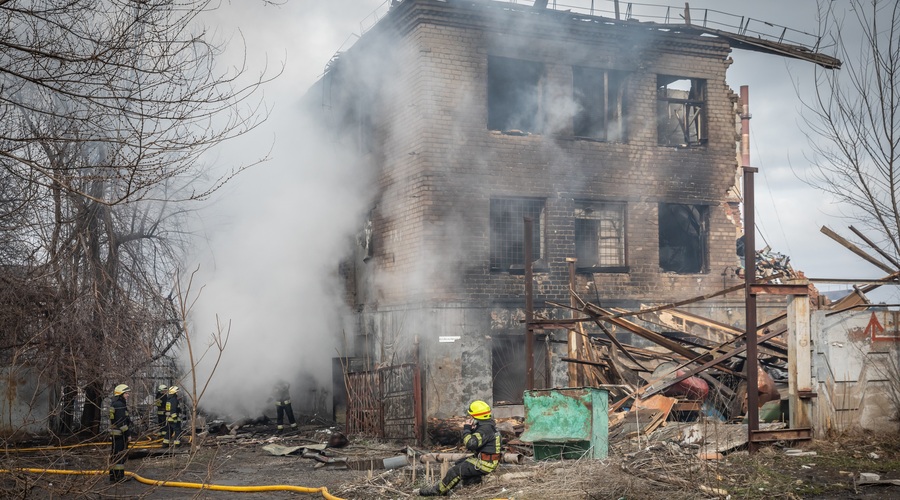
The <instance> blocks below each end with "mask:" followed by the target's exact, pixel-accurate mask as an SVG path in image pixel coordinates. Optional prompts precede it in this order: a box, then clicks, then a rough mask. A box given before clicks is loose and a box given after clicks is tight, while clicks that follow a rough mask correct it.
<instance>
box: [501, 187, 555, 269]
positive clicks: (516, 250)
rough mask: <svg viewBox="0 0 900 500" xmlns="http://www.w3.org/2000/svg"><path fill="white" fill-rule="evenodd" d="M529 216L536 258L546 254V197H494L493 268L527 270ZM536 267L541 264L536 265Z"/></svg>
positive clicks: (533, 251) (533, 253)
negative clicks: (527, 225) (526, 248)
mask: <svg viewBox="0 0 900 500" xmlns="http://www.w3.org/2000/svg"><path fill="white" fill-rule="evenodd" d="M525 217H530V218H531V219H532V220H533V221H534V222H533V223H532V224H533V225H532V253H531V255H532V258H533V259H534V260H535V261H537V260H539V259H541V257H542V256H543V252H542V250H543V248H544V236H543V231H542V228H543V227H544V200H540V199H527V198H505V199H494V200H491V271H495V272H523V270H524V268H525V243H524V237H525V222H524V219H525ZM536 267H540V266H539V265H536Z"/></svg>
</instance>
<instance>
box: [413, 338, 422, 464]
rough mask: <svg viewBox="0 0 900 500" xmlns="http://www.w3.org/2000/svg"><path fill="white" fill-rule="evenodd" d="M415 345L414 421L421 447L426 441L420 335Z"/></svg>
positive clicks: (415, 340) (415, 339) (417, 439)
mask: <svg viewBox="0 0 900 500" xmlns="http://www.w3.org/2000/svg"><path fill="white" fill-rule="evenodd" d="M413 345H414V353H413V355H414V356H415V358H414V360H413V362H414V363H415V367H414V368H413V370H414V371H413V406H414V408H413V411H414V412H415V414H416V415H415V419H414V420H413V421H414V422H415V426H416V429H415V432H416V444H417V445H419V446H421V445H422V443H423V442H424V441H425V394H424V387H423V385H422V365H421V358H420V357H419V350H420V348H419V347H420V346H419V336H418V335H416V336H414V337H413Z"/></svg>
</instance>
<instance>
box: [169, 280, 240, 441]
mask: <svg viewBox="0 0 900 500" xmlns="http://www.w3.org/2000/svg"><path fill="white" fill-rule="evenodd" d="M198 270H199V268H198V269H195V270H194V272H192V273H191V276H190V278H188V280H187V284H186V286H184V287H182V284H181V277H180V276H178V275H176V276H175V290H176V294H177V295H178V315H179V317H180V319H181V322H182V325H183V328H182V336H183V337H182V340H184V344H185V350H186V351H187V355H188V363H189V364H190V369H189V370H190V371H189V373H188V374H187V375H190V378H191V385H190V389H189V390H188V391H187V393H188V396H189V397H190V398H191V419H190V424H191V453H196V452H197V450H198V446H199V444H198V443H197V425H196V422H197V412H198V411H199V409H200V400H201V399H202V398H203V395H204V394H206V389H207V388H208V387H209V383H210V381H212V378H213V376H214V375H215V373H216V368H218V367H219V362H220V361H221V360H222V355H223V354H224V353H225V346H226V345H228V336H229V335H230V334H231V321H229V322H228V324H227V325H223V324H222V323H221V322H220V321H219V317H218V315H217V316H216V331H215V332H212V333H211V334H210V336H209V342H208V343H207V344H206V348H205V349H203V350H202V352H201V351H200V350H199V349H197V346H195V345H194V342H193V341H192V340H191V336H192V334H193V332H191V329H190V327H189V325H190V319H189V318H190V316H191V310H192V309H193V308H194V304H195V303H196V302H197V299H199V298H200V292H202V291H203V289H202V288H201V289H200V290H199V291H198V292H197V294H196V295H191V287H192V286H193V284H194V277H195V276H196V275H197V271H198ZM213 348H215V350H214V349H213ZM210 352H212V353H213V356H215V359H214V360H213V361H211V363H212V366H211V367H210V369H209V373H208V375H207V376H206V380H201V381H200V382H199V384H200V385H198V381H197V367H198V366H199V365H200V363H201V362H202V361H203V359H204V358H205V357H206V355H207V354H209V353H210ZM182 385H183V384H182Z"/></svg>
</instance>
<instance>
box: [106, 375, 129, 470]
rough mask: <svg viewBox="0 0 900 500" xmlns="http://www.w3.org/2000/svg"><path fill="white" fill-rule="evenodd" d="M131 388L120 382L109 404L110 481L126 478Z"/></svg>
mask: <svg viewBox="0 0 900 500" xmlns="http://www.w3.org/2000/svg"><path fill="white" fill-rule="evenodd" d="M130 393H131V388H130V387H128V386H127V385H125V384H119V385H117V386H116V388H115V389H114V390H113V398H112V401H110V404H109V435H110V437H111V438H112V455H111V457H110V469H109V481H110V482H111V483H117V482H120V481H124V480H125V460H126V459H127V458H128V451H127V450H128V434H129V430H128V427H129V425H131V418H129V416H128V395H129V394H130Z"/></svg>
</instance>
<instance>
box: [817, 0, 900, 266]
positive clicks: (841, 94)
mask: <svg viewBox="0 0 900 500" xmlns="http://www.w3.org/2000/svg"><path fill="white" fill-rule="evenodd" d="M838 4H839V6H844V5H845V4H841V3H836V2H825V3H824V4H823V5H826V7H824V9H825V10H823V12H822V14H823V15H822V16H821V17H822V19H823V21H824V23H823V26H824V30H825V31H827V32H830V34H831V36H832V37H833V39H834V42H835V46H836V47H837V51H838V54H836V55H837V56H838V57H839V59H841V60H842V61H843V62H844V65H843V69H841V70H840V71H836V70H835V71H832V70H823V69H821V68H818V67H817V73H816V84H817V85H816V91H815V94H814V97H813V98H812V99H811V100H809V101H805V102H804V105H805V113H804V120H805V125H806V127H807V130H808V135H807V137H808V138H809V139H810V143H811V145H812V148H813V151H814V154H813V158H812V161H813V163H814V164H815V166H816V167H817V168H816V169H815V174H813V176H812V177H811V178H810V179H808V180H809V181H810V182H811V183H812V184H813V185H814V186H815V187H817V188H819V189H822V190H824V191H825V192H827V193H829V194H830V195H832V196H833V197H834V198H835V200H836V201H838V202H839V206H840V207H841V210H842V211H843V212H844V213H843V215H844V216H846V217H847V218H849V219H851V220H853V221H857V222H859V223H860V224H861V225H862V226H863V227H864V228H865V232H866V233H869V234H870V235H871V236H872V239H873V240H874V241H873V242H874V243H875V244H877V245H879V246H881V247H882V249H883V250H885V251H886V252H889V253H890V254H891V255H893V257H895V258H896V257H897V256H900V205H898V204H900V199H898V198H900V42H898V40H900V4H898V3H897V2H896V1H893V0H850V1H849V2H846V4H849V6H848V7H847V8H846V9H845V10H844V11H842V12H844V13H846V14H845V15H846V17H844V16H843V15H842V14H840V13H839V12H837V11H835V10H833V9H834V8H835V5H838ZM849 33H861V39H860V40H851V39H846V38H845V36H846V35H847V34H849ZM859 41H861V45H858V42H859ZM857 47H858V51H857Z"/></svg>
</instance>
